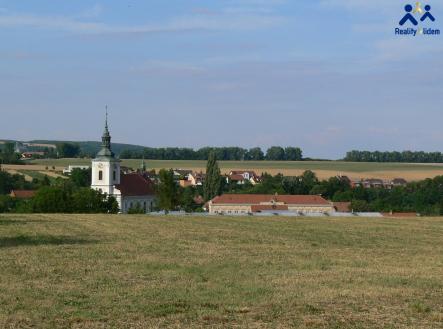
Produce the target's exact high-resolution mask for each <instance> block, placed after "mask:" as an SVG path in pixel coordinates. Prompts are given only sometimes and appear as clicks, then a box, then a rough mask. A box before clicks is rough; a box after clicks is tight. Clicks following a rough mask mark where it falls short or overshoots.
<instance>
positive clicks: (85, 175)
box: [69, 168, 92, 187]
mask: <svg viewBox="0 0 443 329" xmlns="http://www.w3.org/2000/svg"><path fill="white" fill-rule="evenodd" d="M91 175H92V174H91V169H80V168H75V169H73V170H72V172H71V175H70V177H69V178H70V179H71V181H72V182H73V183H74V184H75V186H77V187H89V186H91Z"/></svg>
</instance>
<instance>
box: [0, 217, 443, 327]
mask: <svg viewBox="0 0 443 329" xmlns="http://www.w3.org/2000/svg"><path fill="white" fill-rule="evenodd" d="M0 253H1V257H0V327H1V328H157V327H164V328H203V327H207V328H235V327H238V328H294V327H295V328H442V327H443V298H442V293H443V282H442V280H441V278H442V277H443V219H441V218H422V219H415V218H414V219H332V218H324V219H305V218H298V219H293V218H277V217H276V218H248V217H245V218H226V217H216V218H194V217H181V218H180V217H173V218H171V217H169V218H168V217H149V216H104V215H97V216H92V215H89V216H88V215H16V216H12V215H3V216H0Z"/></svg>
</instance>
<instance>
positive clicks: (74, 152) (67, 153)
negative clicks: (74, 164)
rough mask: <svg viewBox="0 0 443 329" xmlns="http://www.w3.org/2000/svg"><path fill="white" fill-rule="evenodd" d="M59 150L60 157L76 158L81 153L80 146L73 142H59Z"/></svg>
mask: <svg viewBox="0 0 443 329" xmlns="http://www.w3.org/2000/svg"><path fill="white" fill-rule="evenodd" d="M57 151H58V155H59V157H60V158H75V157H76V156H78V155H79V153H80V146H79V145H78V144H73V143H59V144H57Z"/></svg>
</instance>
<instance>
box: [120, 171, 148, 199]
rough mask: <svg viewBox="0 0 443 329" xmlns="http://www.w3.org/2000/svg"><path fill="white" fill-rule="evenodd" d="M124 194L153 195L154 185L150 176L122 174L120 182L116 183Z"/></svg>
mask: <svg viewBox="0 0 443 329" xmlns="http://www.w3.org/2000/svg"><path fill="white" fill-rule="evenodd" d="M115 188H117V189H118V190H119V191H120V192H121V194H122V196H141V195H153V194H154V187H153V184H152V182H151V180H150V179H149V178H145V177H143V176H142V175H140V174H135V173H134V174H122V175H121V176H120V184H118V185H115Z"/></svg>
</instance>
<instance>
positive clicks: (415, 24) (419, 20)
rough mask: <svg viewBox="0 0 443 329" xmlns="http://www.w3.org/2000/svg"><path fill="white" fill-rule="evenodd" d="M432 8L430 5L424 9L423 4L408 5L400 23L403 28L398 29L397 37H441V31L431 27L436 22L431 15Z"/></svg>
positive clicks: (396, 31) (396, 30)
mask: <svg viewBox="0 0 443 329" xmlns="http://www.w3.org/2000/svg"><path fill="white" fill-rule="evenodd" d="M431 9H432V7H431V6H430V5H429V4H428V5H426V6H424V7H423V5H422V3H421V2H416V3H415V6H412V5H410V4H407V5H406V6H405V12H406V13H405V14H404V16H403V18H402V19H401V20H400V22H399V23H398V24H399V25H400V26H401V27H402V28H398V27H397V28H396V29H395V34H396V35H410V36H414V37H415V36H418V35H426V36H430V35H440V30H439V29H435V28H433V27H432V25H431V26H430V24H432V23H434V22H435V17H434V16H433V15H432V13H431Z"/></svg>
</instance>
